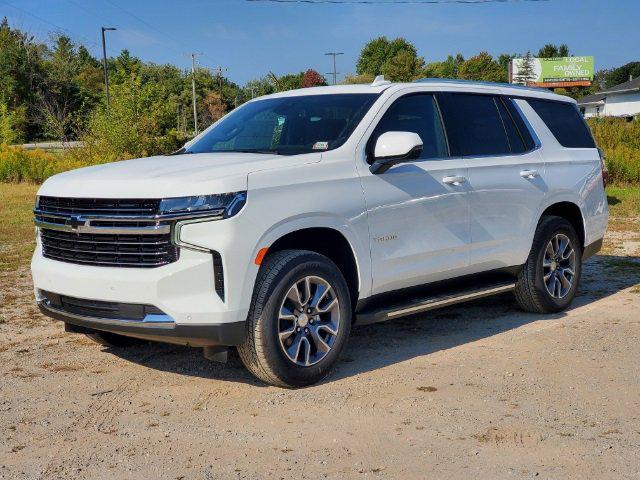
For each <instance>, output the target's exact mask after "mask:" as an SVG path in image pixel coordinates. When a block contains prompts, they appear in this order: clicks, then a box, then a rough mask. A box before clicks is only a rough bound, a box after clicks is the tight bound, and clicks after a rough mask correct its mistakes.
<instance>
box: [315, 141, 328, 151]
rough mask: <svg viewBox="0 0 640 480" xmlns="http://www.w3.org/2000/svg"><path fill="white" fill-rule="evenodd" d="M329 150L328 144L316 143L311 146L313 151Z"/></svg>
mask: <svg viewBox="0 0 640 480" xmlns="http://www.w3.org/2000/svg"><path fill="white" fill-rule="evenodd" d="M327 148H329V142H316V143H314V144H313V149H314V150H326V149H327Z"/></svg>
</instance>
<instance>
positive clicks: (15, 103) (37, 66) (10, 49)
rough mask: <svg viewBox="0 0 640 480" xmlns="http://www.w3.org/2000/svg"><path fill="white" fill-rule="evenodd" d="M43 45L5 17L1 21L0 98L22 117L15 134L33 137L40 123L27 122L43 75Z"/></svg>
mask: <svg viewBox="0 0 640 480" xmlns="http://www.w3.org/2000/svg"><path fill="white" fill-rule="evenodd" d="M45 51H46V46H45V45H44V44H42V43H38V42H36V41H35V40H34V38H33V37H32V36H30V35H28V34H27V33H25V32H22V31H20V30H18V29H14V28H11V27H10V26H9V22H8V21H7V19H6V17H5V18H4V19H3V20H2V22H0V101H2V102H3V103H5V104H6V106H7V109H8V111H11V112H13V114H14V115H16V116H18V117H20V118H21V121H17V122H16V124H15V125H14V127H13V128H17V129H19V132H18V135H19V136H20V137H25V138H33V137H34V136H36V135H38V133H39V126H38V125H37V123H35V122H29V121H28V120H29V119H30V118H31V114H30V107H31V105H32V104H33V102H34V98H35V94H34V90H35V85H36V84H37V82H38V80H39V79H41V78H42V77H43V76H44V72H43V65H42V58H43V56H44V53H45Z"/></svg>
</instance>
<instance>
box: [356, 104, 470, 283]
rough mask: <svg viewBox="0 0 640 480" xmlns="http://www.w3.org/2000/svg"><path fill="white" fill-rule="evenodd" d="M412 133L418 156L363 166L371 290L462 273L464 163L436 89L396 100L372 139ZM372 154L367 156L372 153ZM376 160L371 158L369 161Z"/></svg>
mask: <svg viewBox="0 0 640 480" xmlns="http://www.w3.org/2000/svg"><path fill="white" fill-rule="evenodd" d="M390 131H398V132H415V133H417V134H418V135H419V136H420V138H421V139H422V141H423V144H424V147H423V151H422V155H421V157H420V158H419V159H417V160H414V161H411V162H409V163H404V164H400V165H397V166H395V167H392V168H391V169H389V170H387V171H386V172H385V173H383V174H378V175H374V174H372V173H371V172H369V170H368V169H367V167H366V165H364V167H363V168H360V172H361V179H362V186H363V190H364V195H365V200H366V205H367V215H368V222H369V238H370V245H371V263H372V284H373V288H372V294H377V293H381V292H386V291H391V290H396V289H401V288H404V287H410V286H413V285H419V284H424V283H428V282H432V281H437V280H442V279H445V278H450V277H454V276H457V275H460V274H464V273H465V270H466V268H467V266H468V260H469V259H468V255H469V244H470V235H469V203H468V183H467V181H466V177H467V167H466V163H465V161H464V160H463V159H462V158H452V157H451V156H450V155H449V151H448V146H447V141H446V137H445V134H444V129H443V126H442V123H441V118H440V114H439V111H438V107H437V104H436V101H435V99H434V97H433V95H431V94H422V93H421V94H411V95H405V96H402V97H399V98H397V99H396V100H395V101H393V103H391V106H390V107H389V108H388V109H387V111H386V112H385V113H384V115H383V116H382V118H381V119H380V121H379V123H378V125H377V126H376V127H375V129H374V131H373V133H372V135H371V137H370V139H369V141H368V143H367V145H368V148H367V150H368V151H372V149H373V146H374V145H375V140H376V138H377V137H378V136H379V135H381V134H382V133H385V132H390ZM369 157H370V155H369ZM369 161H371V159H370V160H369Z"/></svg>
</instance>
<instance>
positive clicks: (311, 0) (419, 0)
mask: <svg viewBox="0 0 640 480" xmlns="http://www.w3.org/2000/svg"><path fill="white" fill-rule="evenodd" d="M245 1H247V2H254V3H257V2H261V3H306V4H321V3H330V4H338V5H339V4H349V3H351V4H364V5H421V4H422V5H430V4H437V3H440V4H447V3H451V4H454V3H458V4H469V5H471V4H483V3H509V2H550V1H551V0H245Z"/></svg>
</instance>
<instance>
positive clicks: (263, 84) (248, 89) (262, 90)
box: [242, 77, 275, 100]
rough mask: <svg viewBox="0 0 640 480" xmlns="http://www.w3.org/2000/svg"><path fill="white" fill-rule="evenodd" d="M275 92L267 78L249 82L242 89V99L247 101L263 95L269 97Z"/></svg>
mask: <svg viewBox="0 0 640 480" xmlns="http://www.w3.org/2000/svg"><path fill="white" fill-rule="evenodd" d="M273 92H275V89H274V88H273V84H272V83H271V81H270V80H269V78H268V77H263V78H257V79H254V80H249V81H248V82H247V84H246V85H245V86H244V87H243V88H242V98H243V99H246V100H249V99H251V98H255V97H261V96H263V95H270V94H272V93H273Z"/></svg>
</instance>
